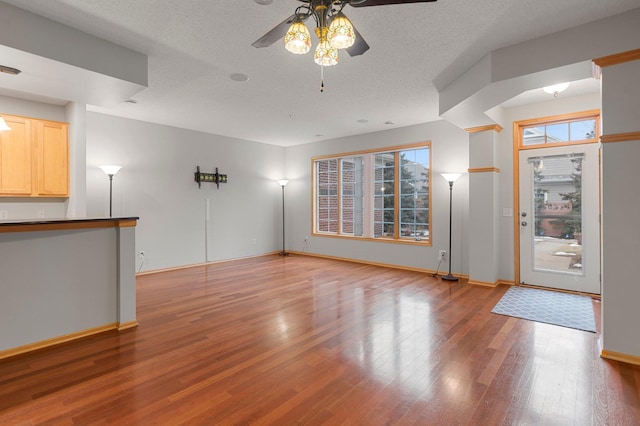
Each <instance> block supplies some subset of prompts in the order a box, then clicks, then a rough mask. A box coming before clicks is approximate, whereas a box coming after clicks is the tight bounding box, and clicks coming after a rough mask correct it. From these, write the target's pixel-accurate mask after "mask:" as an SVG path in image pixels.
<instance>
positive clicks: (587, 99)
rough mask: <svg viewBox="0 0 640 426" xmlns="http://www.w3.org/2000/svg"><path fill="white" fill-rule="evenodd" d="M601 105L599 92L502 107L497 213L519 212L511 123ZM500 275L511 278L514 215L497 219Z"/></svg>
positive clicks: (512, 277)
mask: <svg viewBox="0 0 640 426" xmlns="http://www.w3.org/2000/svg"><path fill="white" fill-rule="evenodd" d="M599 108H600V95H599V94H598V93H595V94H591V95H584V96H576V97H572V98H563V97H562V94H560V95H559V97H557V98H553V97H551V95H550V100H549V101H548V102H541V103H537V104H531V105H525V106H520V107H513V108H508V109H505V110H504V115H503V117H504V122H503V123H501V125H502V126H503V128H504V129H503V130H502V132H500V134H499V143H498V167H499V168H500V197H499V203H500V204H499V209H498V211H499V212H502V209H503V208H513V214H514V215H517V214H518V208H517V207H516V206H514V205H513V122H514V121H520V120H527V119H531V118H539V117H547V116H552V115H560V114H567V113H571V112H579V111H586V110H592V109H599ZM498 234H499V247H500V248H499V250H500V255H499V259H500V260H499V277H500V278H501V279H503V280H509V281H511V280H513V279H514V269H513V267H514V257H513V243H514V236H513V217H504V216H501V217H500V218H499V232H498Z"/></svg>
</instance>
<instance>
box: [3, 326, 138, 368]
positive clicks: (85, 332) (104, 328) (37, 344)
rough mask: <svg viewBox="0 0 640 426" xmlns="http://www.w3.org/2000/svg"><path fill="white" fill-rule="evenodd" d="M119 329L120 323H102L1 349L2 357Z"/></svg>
mask: <svg viewBox="0 0 640 426" xmlns="http://www.w3.org/2000/svg"><path fill="white" fill-rule="evenodd" d="M136 324H137V323H136ZM117 329H118V323H115V322H114V323H111V324H105V325H102V326H100V327H94V328H89V329H87V330H82V331H77V332H75V333H70V334H65V335H64V336H58V337H54V338H52V339H47V340H42V341H40V342H34V343H29V344H28V345H23V346H18V347H17V348H12V349H6V350H4V351H0V359H5V358H10V357H14V356H17V355H22V354H26V353H28V352H33V351H37V350H39V349H45V348H50V347H52V346H57V345H60V344H62V343H67V342H71V341H73V340H78V339H82V338H83V337H89V336H93V335H95V334H100V333H104V332H105V331H110V330H117Z"/></svg>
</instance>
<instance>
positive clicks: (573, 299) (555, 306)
mask: <svg viewBox="0 0 640 426" xmlns="http://www.w3.org/2000/svg"><path fill="white" fill-rule="evenodd" d="M491 312H493V313H494V314H500V315H508V316H511V317H516V318H523V319H527V320H531V321H538V322H544V323H547V324H554V325H559V326H562V327H569V328H575V329H578V330H584V331H591V332H593V333H595V332H596V322H595V319H594V316H593V305H592V303H591V298H590V297H589V296H582V295H579V294H569V293H560V292H556V291H548V290H538V289H534V288H526V287H511V288H510V289H509V290H507V292H506V293H505V294H504V296H502V299H500V301H499V302H498V303H497V304H496V306H495V307H494V308H493V310H492V311H491Z"/></svg>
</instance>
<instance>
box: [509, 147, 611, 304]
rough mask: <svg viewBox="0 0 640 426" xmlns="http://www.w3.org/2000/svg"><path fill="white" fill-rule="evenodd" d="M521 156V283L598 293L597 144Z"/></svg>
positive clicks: (549, 149)
mask: <svg viewBox="0 0 640 426" xmlns="http://www.w3.org/2000/svg"><path fill="white" fill-rule="evenodd" d="M519 155H520V159H519V182H520V184H519V185H520V188H519V191H520V194H519V200H520V206H519V212H518V214H519V216H518V221H519V230H520V235H519V236H520V282H521V283H526V284H532V285H537V286H543V287H551V288H556V289H561V290H569V291H578V292H585V293H594V294H600V227H599V199H600V197H599V169H600V168H599V155H598V145H597V144H595V143H589V144H582V145H573V146H559V147H551V148H539V149H526V150H521V151H520V153H519Z"/></svg>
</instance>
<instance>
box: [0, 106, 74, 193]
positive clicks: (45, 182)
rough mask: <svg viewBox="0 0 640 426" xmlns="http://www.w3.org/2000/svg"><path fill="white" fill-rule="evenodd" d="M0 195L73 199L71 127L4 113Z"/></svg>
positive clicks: (0, 136)
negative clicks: (70, 170)
mask: <svg viewBox="0 0 640 426" xmlns="http://www.w3.org/2000/svg"><path fill="white" fill-rule="evenodd" d="M2 117H3V118H4V120H5V121H6V122H7V124H8V125H9V127H11V130H7V131H3V132H0V196H3V197H68V196H69V141H68V132H69V125H68V124H67V123H61V122H56V121H48V120H40V119H36V118H28V117H17V116H10V115H5V114H2Z"/></svg>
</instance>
